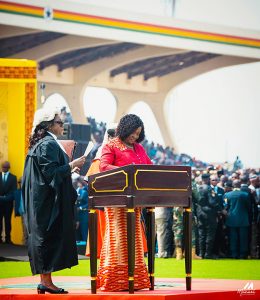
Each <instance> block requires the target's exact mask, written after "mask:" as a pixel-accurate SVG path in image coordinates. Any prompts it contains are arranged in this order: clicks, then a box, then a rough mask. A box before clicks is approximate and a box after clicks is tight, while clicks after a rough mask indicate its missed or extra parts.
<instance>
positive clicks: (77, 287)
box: [0, 276, 260, 300]
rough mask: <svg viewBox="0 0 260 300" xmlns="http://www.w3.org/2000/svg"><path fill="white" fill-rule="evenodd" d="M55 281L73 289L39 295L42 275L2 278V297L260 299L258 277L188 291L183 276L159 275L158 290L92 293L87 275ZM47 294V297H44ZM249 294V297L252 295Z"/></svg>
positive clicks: (198, 284) (195, 284)
mask: <svg viewBox="0 0 260 300" xmlns="http://www.w3.org/2000/svg"><path fill="white" fill-rule="evenodd" d="M53 281H54V283H55V284H56V285H57V286H59V287H62V288H64V289H66V290H68V291H69V294H66V295H51V294H45V295H37V292H36V287H37V284H38V282H39V276H30V277H20V278H5V279H0V299H1V300H11V299H12V300H25V299H26V300H27V299H28V300H33V299H35V297H37V298H39V297H40V298H41V299H43V298H44V299H45V300H48V299H50V300H54V299H55V298H56V299H58V298H60V297H62V298H63V299H70V300H83V299H86V298H87V299H90V300H91V299H93V300H94V299H95V300H104V299H106V300H130V299H135V300H136V299H142V300H150V299H153V300H164V299H165V300H175V299H176V300H177V299H178V300H185V299H192V300H206V299H210V300H220V299H228V300H235V299H240V300H241V299H250V300H256V299H260V281H258V280H252V281H248V280H225V279H193V280H192V290H191V291H186V289H185V279H183V278H181V279H180V278H167V279H166V278H165V279H163V278H156V279H155V290H154V291H149V290H141V291H135V293H134V294H128V292H113V293H112V292H110V293H105V292H102V291H99V290H97V294H91V291H90V277H87V276H73V277H69V276H68V277H67V276H54V277H53ZM42 297H43V298H42ZM248 297H249V298H248Z"/></svg>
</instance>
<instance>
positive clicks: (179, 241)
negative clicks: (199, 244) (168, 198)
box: [172, 180, 200, 260]
mask: <svg viewBox="0 0 260 300" xmlns="http://www.w3.org/2000/svg"><path fill="white" fill-rule="evenodd" d="M198 197H199V195H198V189H197V185H196V183H195V181H194V180H192V258H193V259H200V257H199V256H197V255H196V235H197V234H196V229H197V228H196V227H197V216H196V208H197V202H198ZM172 229H173V233H174V243H175V253H176V259H178V260H179V259H182V258H183V248H184V247H183V241H184V237H183V207H174V208H173V226H172Z"/></svg>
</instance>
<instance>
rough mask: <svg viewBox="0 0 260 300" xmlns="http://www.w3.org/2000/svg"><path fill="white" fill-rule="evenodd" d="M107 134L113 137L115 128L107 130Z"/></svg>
mask: <svg viewBox="0 0 260 300" xmlns="http://www.w3.org/2000/svg"><path fill="white" fill-rule="evenodd" d="M107 134H108V136H109V137H111V138H113V137H115V135H116V130H115V129H112V128H110V129H108V130H107Z"/></svg>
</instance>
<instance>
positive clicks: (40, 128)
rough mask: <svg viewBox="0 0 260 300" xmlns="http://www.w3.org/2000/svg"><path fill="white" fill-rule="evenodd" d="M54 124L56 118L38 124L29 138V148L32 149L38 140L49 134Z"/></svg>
mask: <svg viewBox="0 0 260 300" xmlns="http://www.w3.org/2000/svg"><path fill="white" fill-rule="evenodd" d="M53 124H54V119H53V120H51V121H43V122H41V123H40V124H39V125H37V126H36V127H35V129H34V131H33V133H32V135H31V136H30V138H29V149H31V148H32V147H33V146H34V145H36V144H37V142H38V141H39V140H41V139H43V138H44V137H45V136H46V135H47V131H48V129H49V128H50V126H51V125H53Z"/></svg>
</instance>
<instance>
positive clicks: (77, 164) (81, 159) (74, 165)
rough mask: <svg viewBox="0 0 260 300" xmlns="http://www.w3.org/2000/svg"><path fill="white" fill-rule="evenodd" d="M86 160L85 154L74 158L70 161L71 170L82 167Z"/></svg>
mask: <svg viewBox="0 0 260 300" xmlns="http://www.w3.org/2000/svg"><path fill="white" fill-rule="evenodd" d="M85 161H86V157H85V156H81V157H79V158H77V159H74V160H73V161H72V162H70V168H71V170H74V169H75V168H81V167H82V166H83V165H84V163H85Z"/></svg>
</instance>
